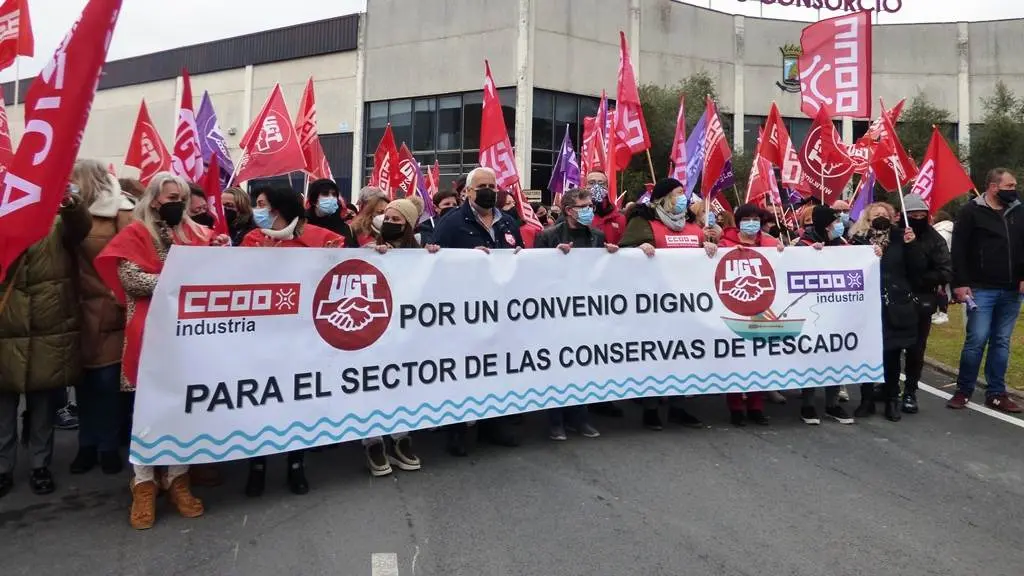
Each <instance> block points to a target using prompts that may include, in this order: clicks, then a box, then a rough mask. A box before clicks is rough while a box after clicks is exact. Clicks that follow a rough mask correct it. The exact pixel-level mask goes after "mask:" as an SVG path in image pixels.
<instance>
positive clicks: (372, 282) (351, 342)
mask: <svg viewBox="0 0 1024 576" xmlns="http://www.w3.org/2000/svg"><path fill="white" fill-rule="evenodd" d="M391 310H392V306H391V287H390V286H389V285H388V281H387V278H385V277H384V274H383V273H381V271H380V270H378V269H377V268H375V267H373V266H372V265H370V264H369V263H368V262H364V261H363V260H346V261H344V262H342V263H340V264H338V265H337V266H335V267H334V268H332V269H331V270H330V271H328V272H327V274H325V275H324V277H323V278H322V279H321V280H320V283H319V284H317V287H316V292H315V293H314V294H313V324H314V326H316V331H317V333H319V334H320V337H321V338H323V339H324V342H327V343H328V344H330V345H331V346H333V347H335V348H337V349H339V350H349V351H352V350H361V349H363V348H366V347H367V346H370V345H371V344H373V343H374V342H376V341H377V340H378V339H379V338H380V337H381V336H382V335H383V334H384V331H385V330H387V328H388V324H389V323H390V322H391Z"/></svg>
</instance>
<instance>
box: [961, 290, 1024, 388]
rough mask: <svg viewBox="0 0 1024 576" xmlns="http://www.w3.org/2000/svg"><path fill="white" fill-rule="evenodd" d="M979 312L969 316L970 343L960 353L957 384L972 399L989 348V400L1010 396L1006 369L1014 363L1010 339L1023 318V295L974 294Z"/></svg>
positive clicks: (966, 341)
mask: <svg viewBox="0 0 1024 576" xmlns="http://www.w3.org/2000/svg"><path fill="white" fill-rule="evenodd" d="M974 303H975V304H977V305H978V308H977V309H976V310H973V311H968V312H967V339H966V340H965V341H964V349H963V351H962V352H961V353H960V375H959V376H958V377H957V380H956V384H957V387H959V389H960V392H962V393H963V394H965V395H966V396H967V397H970V396H971V394H973V393H974V387H975V385H976V384H977V383H978V371H979V370H981V357H982V355H983V354H984V353H985V345H986V344H987V345H988V357H987V359H986V361H985V380H987V381H988V389H987V390H986V391H985V396H986V397H987V398H991V397H993V396H999V395H1002V394H1006V367H1007V365H1008V364H1009V362H1010V336H1011V335H1013V326H1014V324H1016V323H1017V316H1019V315H1020V305H1021V295H1020V293H1018V292H1017V291H1015V290H992V289H978V290H974Z"/></svg>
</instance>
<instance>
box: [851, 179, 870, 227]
mask: <svg viewBox="0 0 1024 576" xmlns="http://www.w3.org/2000/svg"><path fill="white" fill-rule="evenodd" d="M874 199H875V171H874V170H868V173H867V174H865V175H864V178H863V179H861V181H860V187H858V188H857V198H856V199H855V200H854V201H853V206H850V221H851V222H856V221H857V219H858V218H860V214H861V212H863V211H864V209H865V208H867V207H868V204H871V202H873V201H874Z"/></svg>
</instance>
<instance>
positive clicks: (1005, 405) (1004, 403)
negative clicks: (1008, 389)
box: [985, 394, 1022, 414]
mask: <svg viewBox="0 0 1024 576" xmlns="http://www.w3.org/2000/svg"><path fill="white" fill-rule="evenodd" d="M985 406H988V407H989V408H992V409H993V410H998V411H1000V412H1005V413H1007V414H1020V413H1021V412H1022V410H1021V408H1020V406H1017V403H1016V402H1014V401H1013V400H1011V399H1010V397H1009V396H1007V395H1006V394H997V395H996V396H990V397H988V398H985Z"/></svg>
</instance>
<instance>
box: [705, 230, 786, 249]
mask: <svg viewBox="0 0 1024 576" xmlns="http://www.w3.org/2000/svg"><path fill="white" fill-rule="evenodd" d="M741 244H742V245H744V246H760V247H762V248H775V247H776V246H778V245H779V241H778V240H777V239H776V238H773V237H772V236H769V235H768V234H765V233H764V232H758V233H757V237H756V238H754V243H753V244H743V242H741V241H740V230H739V228H726V229H725V230H723V231H722V237H721V238H719V240H718V245H719V246H720V247H722V248H731V247H733V246H739V245H741Z"/></svg>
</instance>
